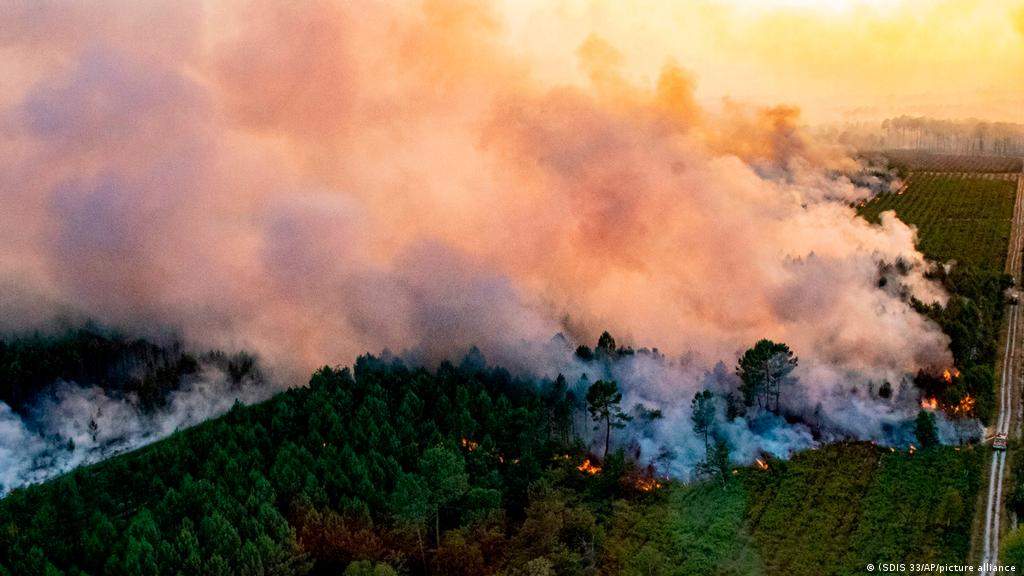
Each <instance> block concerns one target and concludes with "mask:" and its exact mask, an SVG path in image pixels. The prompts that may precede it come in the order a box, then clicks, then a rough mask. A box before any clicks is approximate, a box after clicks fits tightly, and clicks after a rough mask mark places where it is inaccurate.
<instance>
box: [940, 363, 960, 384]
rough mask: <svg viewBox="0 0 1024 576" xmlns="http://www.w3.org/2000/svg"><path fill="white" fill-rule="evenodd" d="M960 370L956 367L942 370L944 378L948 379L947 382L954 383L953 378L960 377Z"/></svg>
mask: <svg viewBox="0 0 1024 576" xmlns="http://www.w3.org/2000/svg"><path fill="white" fill-rule="evenodd" d="M959 377H960V371H959V370H957V369H956V368H955V367H954V368H946V369H945V370H943V371H942V379H943V380H945V381H946V384H952V383H953V378H959Z"/></svg>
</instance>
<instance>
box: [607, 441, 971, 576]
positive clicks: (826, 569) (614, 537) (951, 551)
mask: <svg viewBox="0 0 1024 576" xmlns="http://www.w3.org/2000/svg"><path fill="white" fill-rule="evenodd" d="M984 454H985V452H984V451H983V450H976V449H961V450H956V449H955V448H953V447H948V446H939V447H936V448H931V449H928V450H921V451H918V452H917V453H916V454H913V455H910V454H907V453H906V452H890V451H889V450H888V449H885V448H879V447H876V446H872V445H870V444H867V443H845V444H833V445H829V446H824V447H822V448H821V449H819V450H809V451H807V452H803V453H800V454H797V455H796V456H794V457H793V459H792V460H790V461H788V462H785V461H772V462H771V463H770V469H769V470H767V471H761V470H757V469H745V470H743V471H742V472H741V473H740V474H739V476H735V477H733V478H732V479H731V480H730V481H729V482H728V483H727V484H726V485H725V486H723V485H722V484H720V483H718V482H705V483H699V484H694V485H691V486H682V487H672V488H670V489H669V490H668V493H667V494H665V495H664V497H662V498H661V499H659V500H658V501H656V502H654V503H648V504H642V505H637V504H621V505H620V506H619V507H618V508H617V509H616V513H615V516H614V521H613V528H612V530H611V531H610V532H609V534H608V537H609V538H608V541H609V542H614V544H611V543H609V544H606V546H608V550H611V551H613V555H614V557H615V558H616V559H617V563H616V564H617V566H618V567H619V568H620V571H621V573H624V574H638V575H639V574H645V575H651V574H655V575H658V574H673V575H691V574H692V575H698V574H701V575H703V574H718V575H726V574H736V575H739V574H743V575H747V574H755V575H758V574H763V575H765V576H801V575H806V576H830V575H843V576H845V575H853V574H857V575H860V574H863V573H864V566H865V565H867V564H868V563H875V564H877V563H879V562H883V561H896V562H910V561H914V562H933V561H934V562H945V563H958V562H964V561H965V560H966V558H967V555H968V551H969V547H970V532H971V530H970V529H971V518H972V516H973V510H974V503H975V501H976V495H977V493H978V488H979V485H980V477H981V464H982V459H983V456H984Z"/></svg>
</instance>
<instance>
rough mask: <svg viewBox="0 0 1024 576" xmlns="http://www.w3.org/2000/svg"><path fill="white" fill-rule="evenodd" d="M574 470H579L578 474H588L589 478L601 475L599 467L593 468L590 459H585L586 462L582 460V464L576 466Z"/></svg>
mask: <svg viewBox="0 0 1024 576" xmlns="http://www.w3.org/2000/svg"><path fill="white" fill-rule="evenodd" d="M576 469H577V470H579V471H580V472H583V473H585V474H590V475H591V476H593V475H594V474H600V473H601V467H600V466H595V465H594V464H592V463H591V462H590V458H587V459H586V460H584V461H583V464H580V465H579V466H577V467H576Z"/></svg>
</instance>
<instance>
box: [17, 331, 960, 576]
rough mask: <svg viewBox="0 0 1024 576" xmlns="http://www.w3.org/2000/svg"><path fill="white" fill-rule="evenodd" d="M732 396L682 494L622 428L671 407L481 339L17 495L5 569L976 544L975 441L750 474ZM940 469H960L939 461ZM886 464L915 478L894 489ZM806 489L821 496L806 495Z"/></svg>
mask: <svg viewBox="0 0 1024 576" xmlns="http://www.w3.org/2000/svg"><path fill="white" fill-rule="evenodd" d="M635 353H643V352H637V351H634V350H632V349H631V348H617V347H616V346H615V343H614V339H613V338H612V337H611V336H610V335H608V334H607V333H606V334H604V335H602V337H601V340H600V341H599V342H598V345H597V346H595V347H594V348H593V349H591V348H589V347H580V349H578V351H577V356H582V357H586V358H587V360H585V361H586V362H589V363H594V368H595V373H597V374H600V373H602V370H601V364H602V363H608V362H615V361H617V359H619V358H622V357H624V356H628V355H630V354H635ZM769 359H770V360H771V361H770V362H769V361H767V360H769ZM796 362H797V358H796V357H795V355H793V353H792V352H791V351H789V350H788V347H786V346H785V345H784V344H781V343H775V342H770V341H768V340H763V341H761V342H759V343H757V345H755V346H754V347H752V348H751V349H749V350H748V351H747V352H746V353H745V354H744V355H743V357H741V358H740V359H739V361H738V362H737V372H738V373H739V375H740V376H741V382H742V384H741V385H740V389H739V390H737V391H736V395H737V399H738V402H739V404H740V405H742V406H745V407H749V408H750V409H753V407H755V406H758V405H760V406H762V407H763V409H766V410H774V409H777V407H778V398H779V395H780V393H781V392H780V390H779V386H780V385H781V383H782V382H784V380H785V374H786V373H788V371H789V370H791V369H792V367H793V366H795V364H796ZM765 371H767V373H766V372H765ZM719 400H721V399H720V398H718V397H716V396H713V395H711V394H710V393H701V394H698V395H697V396H696V397H694V398H693V407H694V411H693V418H692V425H693V429H694V431H695V432H696V433H698V434H702V435H704V438H705V442H706V446H707V457H706V459H705V463H704V465H703V467H702V470H701V474H700V478H701V480H700V481H699V482H697V483H696V484H693V485H689V486H685V485H681V484H678V483H677V482H676V481H673V480H670V479H667V478H662V477H659V476H658V475H656V474H655V473H654V470H653V469H652V468H649V467H641V466H639V465H638V464H637V459H636V457H635V455H634V454H632V453H630V451H629V450H624V449H622V448H617V449H611V450H609V446H610V444H609V442H608V439H609V438H610V437H612V436H614V435H616V434H620V433H621V432H620V430H621V428H622V426H623V424H624V423H625V422H626V421H628V420H630V419H640V420H641V421H642V422H641V423H640V424H641V425H642V424H643V421H646V422H652V421H654V420H656V419H658V418H659V417H660V416H661V415H660V413H658V412H657V411H656V410H650V409H646V408H644V407H643V406H635V407H632V408H628V407H625V406H622V397H621V392H620V391H619V390H618V388H617V385H616V383H615V382H613V381H608V380H597V381H595V382H593V383H591V384H589V385H587V386H585V387H581V386H579V385H578V383H569V382H567V381H566V380H565V379H564V378H561V377H559V378H556V379H554V380H545V381H541V382H536V381H532V380H528V379H523V378H517V377H514V376H512V375H511V374H510V373H509V372H508V371H506V370H504V369H502V368H500V367H494V366H488V365H487V364H486V362H485V360H484V358H483V356H482V355H481V354H480V353H479V352H478V351H476V350H474V351H472V352H471V353H470V354H468V355H467V356H466V357H465V358H464V359H463V360H462V361H461V362H460V363H459V364H458V365H455V364H452V363H448V362H445V363H442V364H441V365H440V366H439V367H438V368H437V369H436V370H428V369H426V368H422V367H415V368H414V367H410V366H407V365H406V364H405V363H404V362H402V361H401V360H399V359H397V358H394V357H390V356H388V355H383V356H380V357H375V356H363V357H360V358H359V359H358V360H357V361H356V363H355V364H354V366H353V367H352V368H351V369H349V368H333V367H323V368H321V369H319V370H318V371H317V372H316V373H315V374H313V376H312V377H311V379H310V381H309V385H308V386H307V387H303V388H295V389H291V390H288V391H286V392H284V393H282V394H279V395H278V396H275V397H274V398H272V399H271V400H269V401H266V402H263V403H260V404H256V405H253V406H242V405H236V406H235V408H233V409H232V410H231V411H230V412H229V413H228V414H226V415H225V416H223V417H221V418H219V419H216V420H212V421H209V422H206V423H204V424H202V425H200V426H197V427H194V428H191V429H187V430H184V431H181V432H178V433H176V434H174V435H172V436H171V437H169V438H167V439H165V440H162V441H160V442H157V443H154V444H152V445H150V446H147V447H145V448H143V449H140V450H137V451H134V452H130V453H127V454H124V455H122V456H118V457H115V458H112V459H110V460H107V461H105V462H102V463H99V464H96V465H93V466H88V467H84V468H80V469H77V470H75V471H74V472H72V473H70V474H67V475H65V476H62V477H60V478H58V479H56V480H54V481H50V482H47V483H44V484H41V485H35V486H30V487H27V488H21V489H17V490H15V491H13V492H12V493H11V494H10V495H8V496H7V497H6V498H5V499H4V500H2V501H0V519H2V520H0V566H2V568H0V574H4V575H7V574H17V575H40V576H56V575H60V574H66V575H92V576H99V575H103V576H128V575H154V576H155V575H169V576H178V575H182V576H184V575H191V574H204V575H205V574H209V575H223V574H244V575H266V574H279V575H284V574H295V575H298V574H339V573H344V574H347V575H362V574H373V575H387V574H466V575H470V574H509V575H513V574H516V575H519V574H522V575H545V574H619V573H627V574H698V573H700V574H704V573H718V574H750V573H755V574H756V573H765V574H812V573H813V572H811V571H809V570H810V568H809V567H810V566H812V565H818V566H820V565H821V563H822V562H824V563H825V564H824V565H826V566H830V567H831V568H830V570H833V571H834V572H835V573H840V572H842V571H843V570H845V569H846V568H845V567H849V566H851V565H852V564H851V562H854V561H856V562H860V561H861V560H862V559H863V558H865V557H870V556H871V555H872V554H874V553H875V551H876V548H875V547H874V545H872V544H871V543H872V542H873V540H872V538H875V537H876V536H875V535H874V533H873V532H866V531H863V530H860V531H858V530H857V529H856V527H857V526H858V525H863V524H865V523H870V522H875V523H880V526H882V525H888V524H886V522H888V520H884V517H883V515H882V511H883V510H889V509H893V508H894V507H897V508H899V507H900V506H903V507H907V509H906V512H907V517H906V522H908V523H909V524H908V525H907V528H906V530H907V532H906V538H905V539H903V540H900V539H896V540H898V541H899V542H901V544H900V545H901V546H902V547H903V548H902V549H905V550H906V551H909V552H919V553H921V554H927V555H928V556H930V557H933V558H947V557H954V556H955V555H956V554H959V553H961V552H962V551H963V550H964V549H965V546H966V536H963V535H964V534H966V532H967V531H966V530H965V527H966V526H967V525H968V524H967V523H969V522H970V517H971V514H970V509H971V507H972V502H973V497H972V496H971V495H972V494H973V491H975V490H976V489H977V484H978V481H977V477H976V469H977V466H976V465H975V463H974V459H975V458H976V456H975V451H974V450H970V449H968V450H964V451H963V452H961V451H959V450H957V451H954V450H953V449H952V448H949V447H942V446H937V445H935V444H936V443H937V439H935V438H934V422H933V421H931V420H929V419H928V418H925V419H924V422H923V423H919V424H918V435H919V436H921V437H922V442H923V446H924V449H923V450H920V451H918V452H917V454H913V453H909V454H908V453H904V452H899V453H890V452H889V450H887V449H884V448H880V447H875V446H872V445H870V444H866V443H853V444H840V445H835V446H832V447H829V448H826V449H824V450H820V451H811V452H807V453H805V454H803V455H801V456H799V457H797V458H796V459H794V460H793V462H789V463H787V462H784V461H779V460H775V459H770V458H767V457H766V458H765V460H759V461H758V462H757V465H756V466H754V467H751V468H749V469H747V468H743V469H740V468H735V467H734V466H733V465H731V464H730V462H729V455H728V450H729V447H728V444H727V443H725V442H724V441H723V439H722V438H719V437H718V436H717V434H716V433H715V429H714V426H713V424H711V422H710V420H709V419H707V418H706V415H707V407H708V406H709V405H710V404H711V403H714V402H716V401H719ZM733 417H740V416H739V415H734V416H733ZM636 424H637V423H636V422H633V425H636ZM588 429H589V431H590V432H592V433H593V436H588V434H587V430H588ZM929 434H930V435H931V436H928V435H929ZM587 437H590V438H592V439H594V440H595V441H593V442H590V443H589V444H588V443H587V442H585V441H584V438H587ZM926 437H930V438H932V440H928V439H927V438H926ZM614 445H616V446H622V445H623V443H621V442H619V443H616V444H614ZM588 446H589V447H591V448H588ZM936 461H937V462H943V464H942V465H943V466H945V467H947V468H948V469H949V472H950V474H941V475H931V474H929V473H927V470H930V469H932V468H934V466H935V464H934V462H936ZM837 464H838V466H837ZM887 474H888V475H900V476H902V475H909V476H910V477H913V478H915V480H914V481H913V482H911V483H910V484H904V485H902V486H899V485H898V484H897V485H895V488H894V484H893V483H892V482H891V481H888V480H885V478H884V475H887ZM807 490H813V491H815V493H818V494H820V496H819V497H817V498H814V499H812V501H807V502H805V503H803V504H801V502H802V499H803V498H804V496H802V494H805V493H806V491H807ZM851 499H852V500H851ZM936 499H937V500H936ZM954 500H955V501H954ZM899 502H909V504H900V503H899ZM937 506H939V507H940V509H941V511H942V512H941V515H937V514H939V513H937V512H934V510H935V509H936V507H937ZM802 514H803V515H806V516H801V515H802ZM922 514H923V516H921V515H922ZM919 516H920V517H919ZM792 518H805V519H804V520H800V521H799V522H798V523H796V524H790V521H791V520H792ZM662 520H664V521H662ZM779 522H783V523H787V526H789V528H786V529H783V527H782V526H781V525H779ZM805 522H806V523H807V524H804V523H805ZM800 526H804V527H803V528H800ZM712 528H713V530H712ZM820 530H826V531H828V533H830V534H832V546H834V547H835V548H833V549H832V550H833V552H828V551H826V550H822V549H821V548H820V547H819V545H818V544H816V543H815V542H816V541H817V540H818V539H819V535H820V534H821V532H820ZM779 538H782V539H783V540H781V541H780V540H779ZM888 545H890V546H891V545H892V544H891V543H890V544H888ZM730 550H732V551H735V553H736V554H735V555H733V554H731V553H728V551H730ZM836 550H851V551H856V553H857V555H856V556H849V555H842V554H839V555H836V553H835V551H836ZM826 552H827V554H825V553H826ZM851 553H853V552H851ZM823 554H825V555H823ZM680 555H682V556H680ZM709 571H710V572H709Z"/></svg>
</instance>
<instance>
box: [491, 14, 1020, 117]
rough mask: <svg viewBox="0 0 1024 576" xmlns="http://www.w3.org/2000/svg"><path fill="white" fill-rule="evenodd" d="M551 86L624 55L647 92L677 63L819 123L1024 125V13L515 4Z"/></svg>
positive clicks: (712, 87) (524, 44)
mask: <svg viewBox="0 0 1024 576" xmlns="http://www.w3.org/2000/svg"><path fill="white" fill-rule="evenodd" d="M504 10H505V16H506V24H507V26H508V33H509V36H510V42H511V43H512V44H513V46H514V48H515V49H518V50H521V51H522V52H523V53H524V54H527V55H529V56H530V57H531V59H532V60H534V61H541V62H543V63H544V69H543V70H542V71H541V72H540V74H542V75H543V74H549V75H550V77H551V78H561V79H564V78H566V77H572V75H573V74H574V73H575V74H577V75H578V72H574V70H575V67H576V65H575V62H574V61H573V46H575V45H579V43H581V42H582V41H583V40H585V39H586V38H587V37H588V36H589V35H591V34H594V35H597V36H599V37H601V38H603V39H605V40H607V41H608V42H609V43H611V44H612V45H614V46H615V47H616V48H617V49H618V50H619V51H620V52H621V53H622V58H623V69H624V71H625V72H626V73H627V74H629V75H630V76H631V77H633V78H634V79H636V80H638V81H645V80H649V79H651V78H654V77H656V75H657V73H658V71H659V70H660V69H661V67H662V66H663V65H664V64H665V63H666V62H668V61H674V62H676V63H678V64H679V65H681V66H683V67H684V68H687V69H688V70H690V71H691V72H693V73H694V75H695V76H696V78H697V86H698V87H697V91H698V92H697V93H698V97H699V98H701V99H702V100H704V101H706V102H708V103H712V102H714V101H716V100H720V99H721V98H723V97H730V98H734V99H738V100H742V101H747V102H752V103H759V104H774V103H780V102H782V103H789V104H795V105H798V106H800V107H801V108H802V109H803V110H804V113H805V115H806V116H807V117H808V118H810V119H811V120H818V121H835V120H854V121H856V120H873V119H877V118H883V117H888V116H892V115H897V114H927V115H933V116H938V117H950V118H963V117H978V118H982V119H988V120H1010V121H1017V122H1024V104H1022V102H1024V0H676V1H668V2H666V1H657V0H556V1H551V0H505V1H504Z"/></svg>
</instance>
